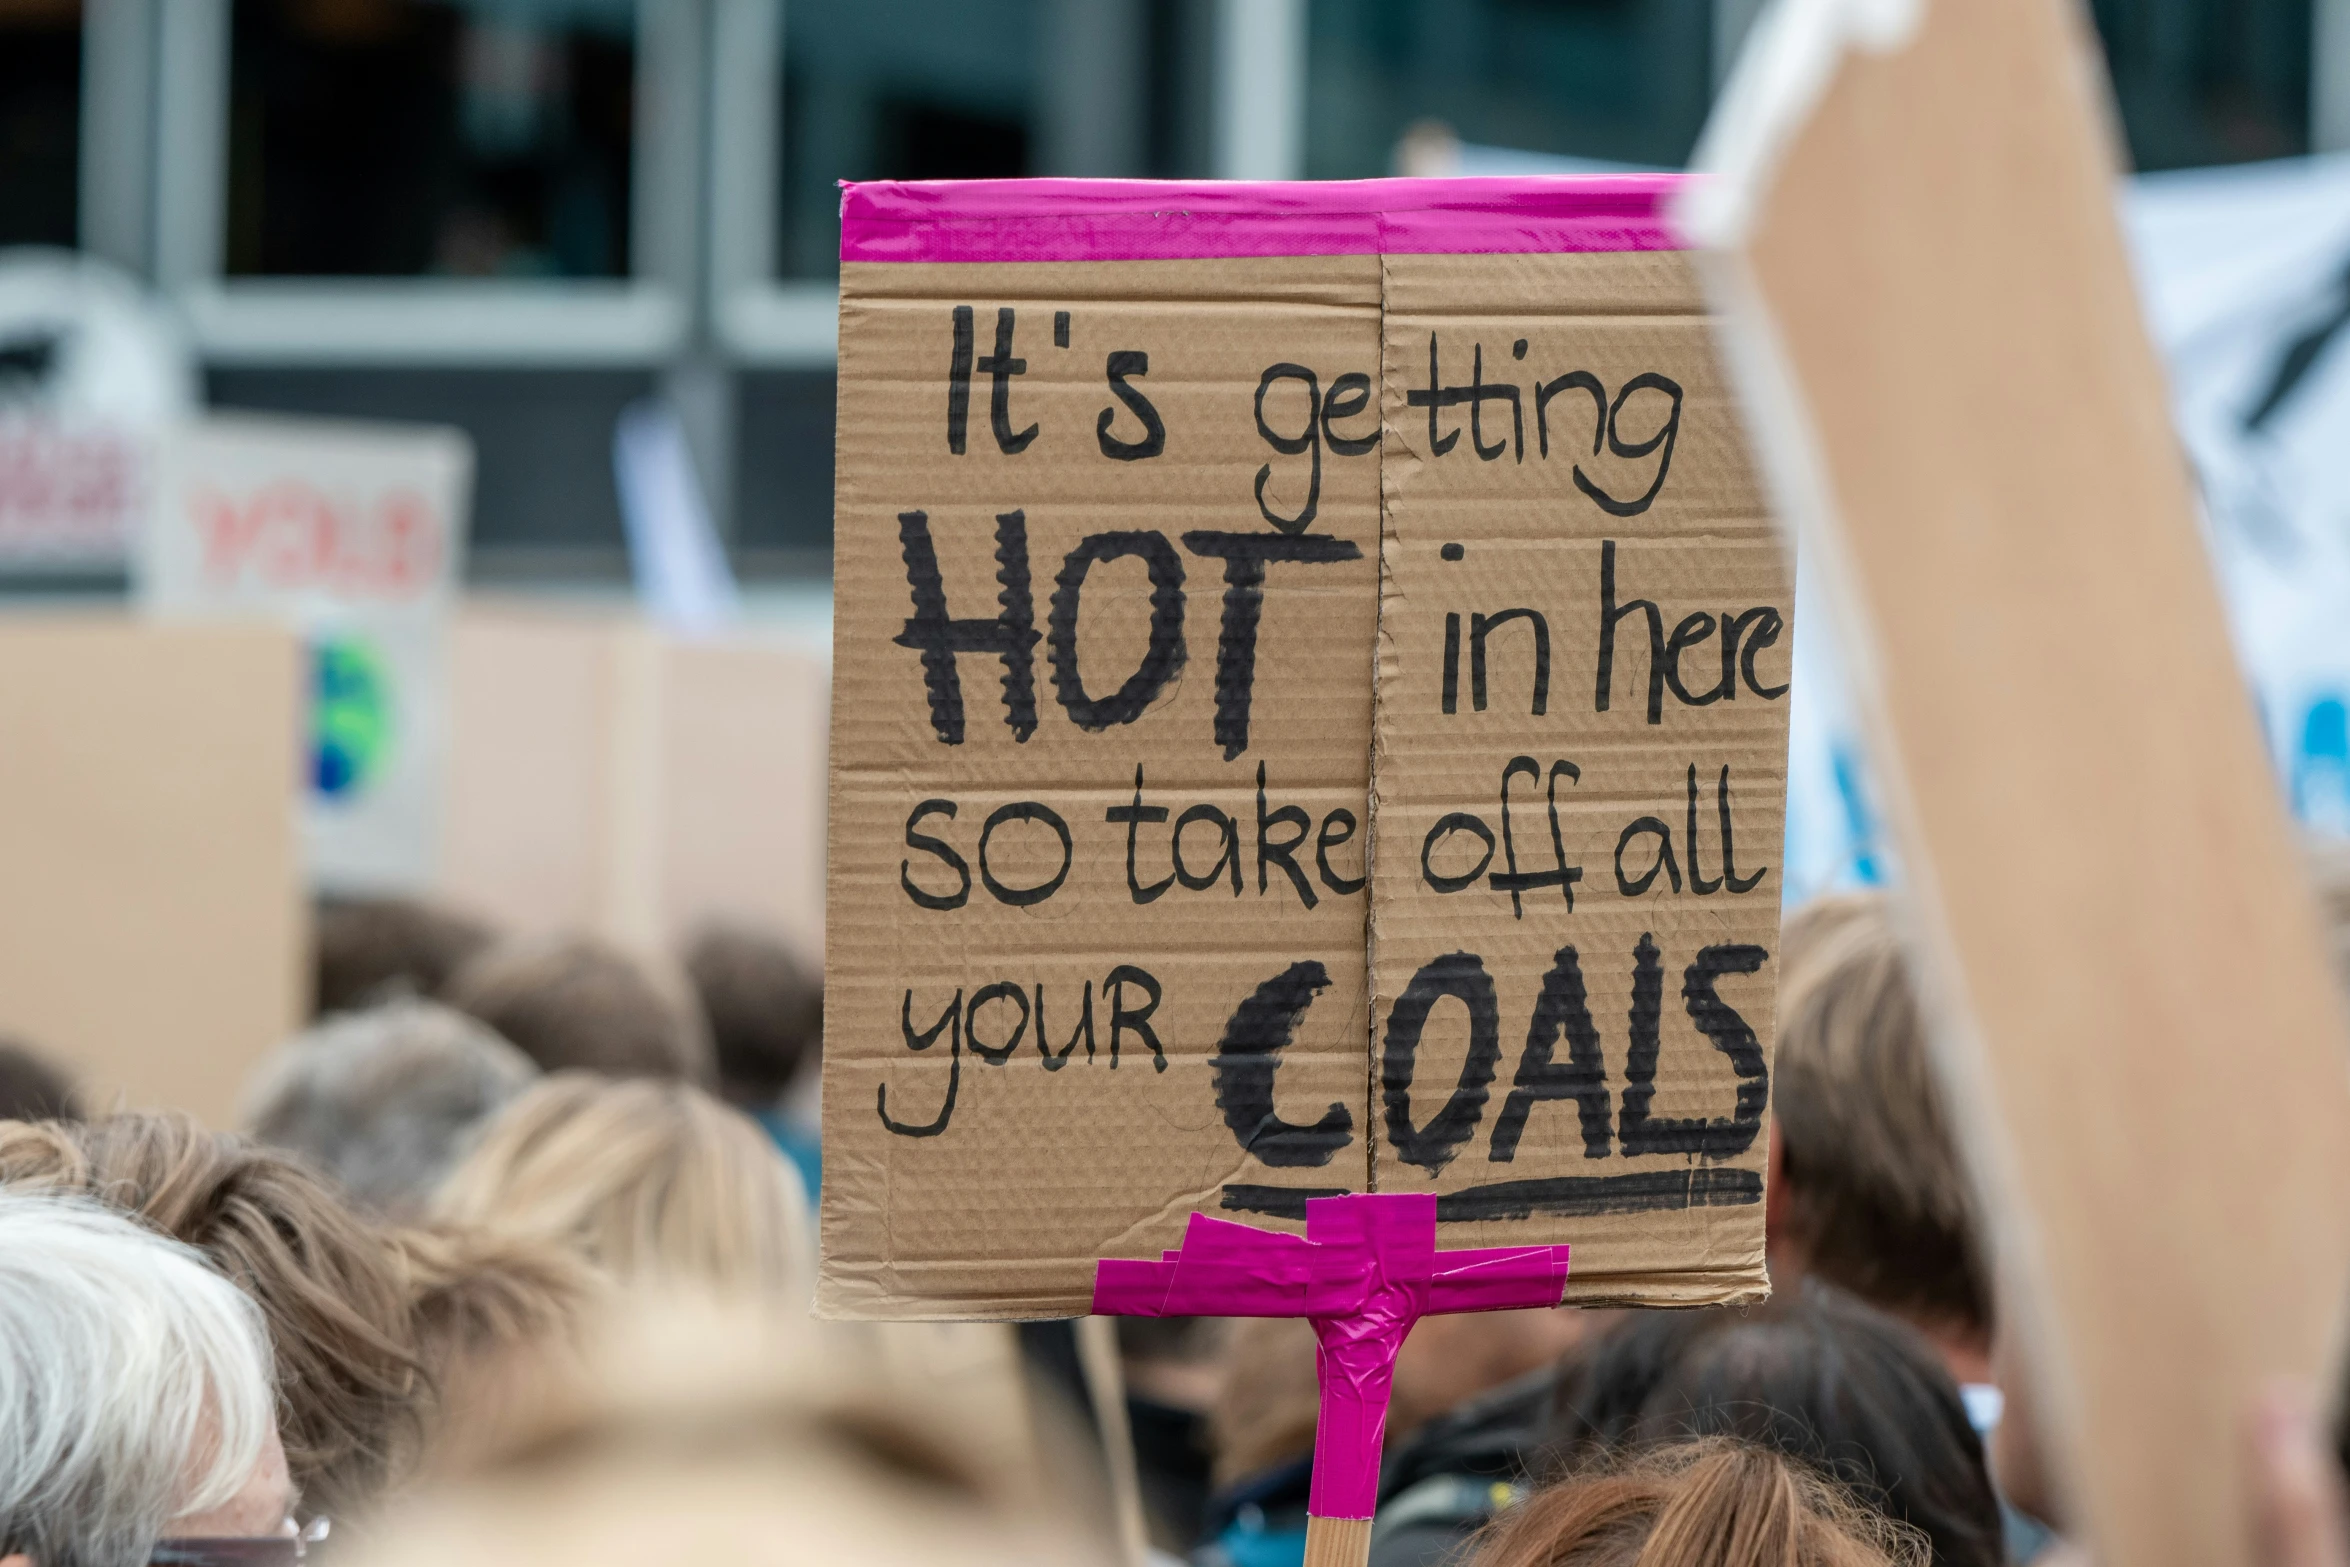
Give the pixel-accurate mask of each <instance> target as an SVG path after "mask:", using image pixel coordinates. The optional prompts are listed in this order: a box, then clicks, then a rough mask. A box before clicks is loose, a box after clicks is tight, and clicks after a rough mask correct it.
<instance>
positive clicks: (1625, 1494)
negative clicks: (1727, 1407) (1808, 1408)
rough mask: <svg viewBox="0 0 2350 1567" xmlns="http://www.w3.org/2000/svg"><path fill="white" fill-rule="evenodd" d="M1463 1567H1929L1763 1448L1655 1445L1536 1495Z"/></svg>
mask: <svg viewBox="0 0 2350 1567" xmlns="http://www.w3.org/2000/svg"><path fill="white" fill-rule="evenodd" d="M1469 1560H1470V1562H1471V1567H1927V1564H1928V1563H1929V1561H1930V1560H1931V1552H1930V1551H1929V1550H1928V1548H1927V1545H1926V1542H1925V1539H1924V1537H1923V1536H1921V1535H1919V1534H1917V1533H1916V1532H1915V1531H1913V1530H1910V1529H1907V1528H1904V1527H1903V1526H1902V1525H1900V1524H1897V1523H1895V1522H1893V1521H1892V1520H1891V1519H1888V1518H1885V1517H1883V1516H1881V1515H1879V1514H1876V1513H1873V1512H1870V1511H1869V1510H1868V1509H1867V1508H1864V1507H1862V1506H1861V1505H1860V1504H1859V1503H1858V1502H1855V1501H1854V1500H1853V1499H1852V1498H1851V1497H1850V1496H1848V1495H1846V1494H1845V1493H1844V1491H1843V1490H1841V1489H1840V1488H1839V1487H1838V1486H1837V1485H1836V1484H1835V1483H1834V1482H1832V1481H1830V1480H1828V1479H1825V1478H1824V1477H1822V1476H1820V1475H1817V1474H1815V1473H1813V1472H1812V1471H1810V1470H1808V1469H1805V1468H1803V1467H1802V1466H1800V1465H1798V1464H1794V1463H1791V1462H1789V1461H1788V1460H1787V1459H1785V1458H1783V1457H1781V1456H1780V1455H1779V1454H1777V1453H1774V1452H1772V1451H1770V1450H1769V1449H1767V1448H1761V1447H1750V1446H1748V1445H1746V1444H1744V1443H1741V1442H1728V1441H1721V1440H1718V1439H1714V1440H1705V1441H1695V1442H1683V1443H1679V1444H1676V1445H1674V1446H1672V1447H1665V1448H1654V1449H1651V1450H1650V1451H1649V1452H1648V1453H1646V1454H1645V1455H1643V1456H1641V1457H1640V1458H1638V1459H1636V1460H1634V1461H1632V1462H1631V1463H1628V1464H1625V1465H1623V1466H1621V1467H1616V1468H1607V1469H1601V1470H1597V1471H1592V1472H1586V1473H1583V1474H1579V1475H1575V1476H1572V1477H1570V1478H1568V1479H1566V1480H1563V1481H1561V1482H1559V1483H1558V1484H1556V1485H1552V1486H1548V1487H1545V1488H1544V1489H1542V1490H1540V1491H1537V1492H1535V1493H1534V1495H1532V1496H1531V1497H1529V1498H1527V1499H1526V1501H1525V1502H1524V1503H1523V1504H1521V1505H1520V1506H1519V1507H1517V1508H1516V1509H1515V1510H1513V1511H1511V1512H1509V1513H1506V1514H1504V1515H1503V1516H1502V1517H1501V1519H1500V1520H1499V1521H1497V1522H1496V1523H1494V1524H1493V1525H1492V1526H1490V1527H1489V1528H1488V1529H1487V1530H1486V1531H1485V1533H1484V1534H1483V1535H1481V1536H1480V1537H1479V1539H1478V1542H1477V1550H1476V1554H1475V1555H1474V1556H1473V1557H1471V1558H1469Z"/></svg>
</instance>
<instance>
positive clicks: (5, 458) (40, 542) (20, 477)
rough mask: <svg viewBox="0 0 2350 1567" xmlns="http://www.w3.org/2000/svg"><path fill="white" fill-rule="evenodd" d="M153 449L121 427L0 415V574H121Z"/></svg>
mask: <svg viewBox="0 0 2350 1567" xmlns="http://www.w3.org/2000/svg"><path fill="white" fill-rule="evenodd" d="M154 444H155V438H154V434H153V432H152V431H150V430H146V429H141V428H139V427H137V426H134V425H130V424H127V423H121V422H113V421H105V420H97V419H90V418H79V419H63V418H57V417H54V416H50V415H46V414H42V415H30V416H28V415H25V414H20V413H9V414H0V570H18V571H61V570H76V569H79V570H90V569H93V568H95V569H105V570H120V569H121V567H122V562H123V560H124V558H125V557H126V556H127V554H128V553H129V544H130V540H131V539H132V538H133V537H134V536H135V535H136V533H137V532H138V527H139V524H140V522H141V521H142V519H143V518H144V517H145V515H146V505H147V486H148V483H149V479H150V472H149V470H150V468H151V467H152V465H153V462H154Z"/></svg>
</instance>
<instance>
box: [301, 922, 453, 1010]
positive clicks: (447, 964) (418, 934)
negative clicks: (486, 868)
mask: <svg viewBox="0 0 2350 1567" xmlns="http://www.w3.org/2000/svg"><path fill="white" fill-rule="evenodd" d="M310 941H311V948H312V953H311V956H312V976H311V983H312V991H311V996H312V1007H311V1010H312V1011H313V1012H314V1013H315V1014H317V1015H320V1016H324V1015H325V1014H327V1013H330V1012H348V1011H351V1010H353V1009H354V1008H358V1007H366V1006H373V1005H375V1004H376V1003H377V1002H380V1001H387V1000H390V999H392V998H393V997H395V996H401V995H411V996H429V995H431V994H433V993H434V992H435V991H437V990H439V989H440V988H441V987H442V986H443V985H445V984H447V983H448V982H449V976H451V975H452V974H454V973H456V972H457V970H458V968H459V967H460V966H461V965H462V964H463V963H464V962H465V960H466V959H468V958H470V957H472V956H473V955H474V954H475V953H476V952H479V951H480V950H481V949H482V948H483V947H485V946H487V945H489V941H490V928H489V927H488V926H487V925H484V924H482V923H481V922H480V921H478V920H474V919H469V918H467V917H466V916H465V915H462V914H459V913H458V912H456V911H455V910H454V909H447V908H443V907H441V906H440V905H439V904H436V903H429V902H426V901H425V900H423V899H420V898H398V897H345V896H329V897H324V898H321V899H319V900H318V904H317V907H316V908H315V909H314V910H313V911H312V913H311V922H310Z"/></svg>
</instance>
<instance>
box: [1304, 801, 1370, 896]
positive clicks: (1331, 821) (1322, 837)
mask: <svg viewBox="0 0 2350 1567" xmlns="http://www.w3.org/2000/svg"><path fill="white" fill-rule="evenodd" d="M1355 826H1356V823H1355V813H1354V812H1352V811H1350V810H1348V809H1347V808H1346V807H1345V806H1343V805H1342V806H1339V807H1338V808H1337V809H1336V810H1334V811H1332V812H1331V813H1330V814H1329V815H1328V816H1325V817H1323V818H1322V830H1321V831H1320V832H1319V833H1317V834H1316V835H1315V837H1314V865H1315V867H1316V868H1317V869H1318V870H1320V871H1321V873H1322V885H1323V886H1325V887H1327V888H1329V889H1330V890H1331V891H1332V892H1335V893H1337V894H1338V895H1339V896H1340V897H1342V898H1343V897H1345V896H1346V895H1347V894H1348V893H1351V892H1360V891H1362V890H1363V883H1364V882H1366V881H1368V880H1369V879H1370V878H1369V876H1368V875H1367V874H1366V875H1363V876H1352V877H1348V876H1341V875H1339V874H1338V872H1336V871H1334V870H1332V869H1331V868H1330V851H1331V850H1332V849H1335V848H1337V847H1338V846H1339V845H1340V844H1342V843H1345V842H1346V841H1348V840H1349V839H1351V838H1352V837H1354V835H1355ZM1333 828H1341V829H1343V830H1342V831H1336V832H1333V831H1332V830H1331V829H1333Z"/></svg>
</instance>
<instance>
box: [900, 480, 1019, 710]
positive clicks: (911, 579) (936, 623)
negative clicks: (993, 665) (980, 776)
mask: <svg viewBox="0 0 2350 1567" xmlns="http://www.w3.org/2000/svg"><path fill="white" fill-rule="evenodd" d="M995 537H996V550H995V559H996V582H997V584H998V586H999V587H1000V589H1001V591H1000V592H999V593H998V594H997V595H996V602H997V603H998V604H999V605H1001V606H1002V609H1001V611H1000V612H999V613H998V614H997V615H996V617H995V618H994V619H993V620H953V619H949V618H948V616H947V595H946V584H945V583H944V582H943V581H942V580H941V579H940V577H939V571H938V549H937V546H936V545H934V544H933V543H932V542H931V538H930V516H929V514H928V513H927V512H919V511H902V512H899V513H898V549H899V553H900V555H901V556H902V557H903V558H904V560H905V563H906V584H907V586H908V587H909V588H911V589H912V590H913V595H914V613H913V615H912V616H911V617H910V618H909V619H908V620H907V621H906V628H905V630H903V631H901V632H899V633H898V634H897V636H895V637H894V638H892V639H891V640H892V641H894V642H895V643H896V644H897V645H898V646H899V647H904V648H914V649H916V650H918V651H919V652H920V653H921V654H922V679H923V684H924V686H925V687H926V688H927V690H928V691H929V694H930V727H931V728H932V729H933V730H934V731H936V733H937V735H938V738H939V740H940V742H941V743H942V744H946V745H961V744H962V743H963V683H962V679H961V677H960V676H959V675H958V674H957V672H956V668H955V655H956V654H958V653H981V654H988V653H992V654H994V655H995V656H996V657H998V658H1000V659H1002V660H1003V661H1004V722H1005V723H1006V724H1008V725H1010V727H1011V730H1012V738H1013V739H1014V740H1017V741H1022V742H1025V741H1026V740H1027V739H1028V737H1029V736H1030V735H1032V734H1034V733H1036V670H1035V664H1034V659H1033V656H1032V650H1033V649H1034V648H1035V646H1036V644H1037V632H1036V604H1035V600H1034V599H1033V598H1031V597H1030V595H1029V591H1028V518H1027V515H1026V513H1024V512H1018V511H1007V512H999V513H998V514H997V515H996V520H995Z"/></svg>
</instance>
